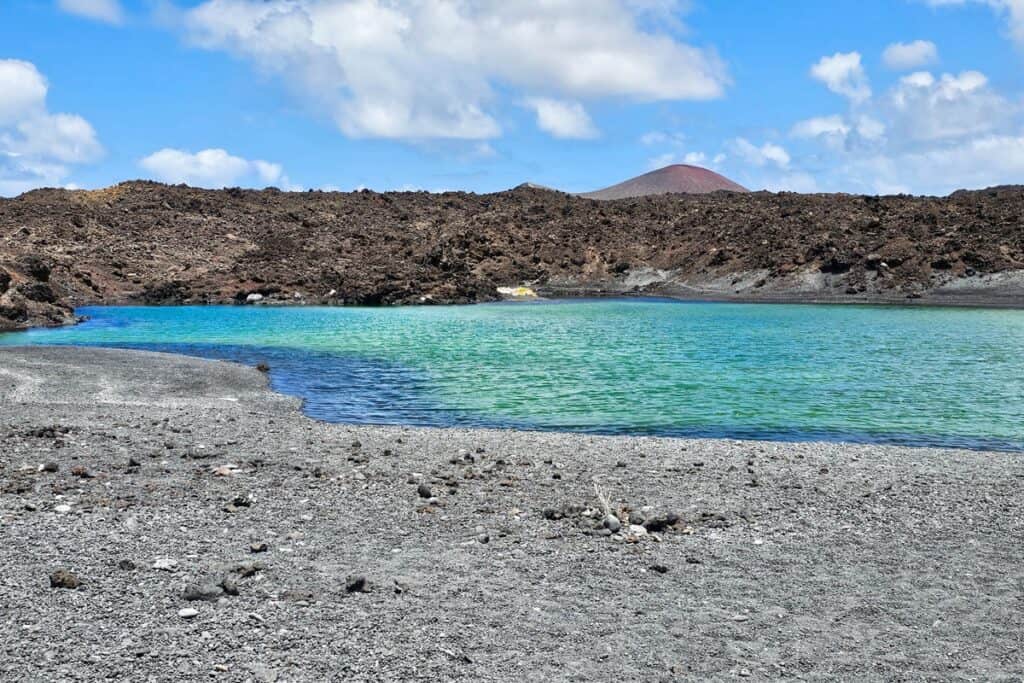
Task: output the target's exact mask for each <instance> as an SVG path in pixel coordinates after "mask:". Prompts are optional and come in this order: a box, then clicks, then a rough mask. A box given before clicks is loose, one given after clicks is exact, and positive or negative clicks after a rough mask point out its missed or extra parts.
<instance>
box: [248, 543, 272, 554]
mask: <svg viewBox="0 0 1024 683" xmlns="http://www.w3.org/2000/svg"><path fill="white" fill-rule="evenodd" d="M268 550H270V546H269V545H267V544H266V543H250V544H249V552H250V553H265V552H267V551H268Z"/></svg>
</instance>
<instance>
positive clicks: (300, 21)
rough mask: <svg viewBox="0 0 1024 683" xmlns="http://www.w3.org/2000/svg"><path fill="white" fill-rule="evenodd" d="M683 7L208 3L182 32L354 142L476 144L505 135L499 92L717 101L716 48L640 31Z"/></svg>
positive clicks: (579, 98) (540, 2)
mask: <svg viewBox="0 0 1024 683" xmlns="http://www.w3.org/2000/svg"><path fill="white" fill-rule="evenodd" d="M675 7H677V3H675V2H673V1H672V0H655V1H654V2H651V0H641V1H639V2H638V0H558V1H557V2H555V1H551V0H523V1H521V2H499V1H497V0H487V1H483V0H481V1H477V2H449V1H441V0H429V1H428V0H393V1H391V2H387V3H382V2H378V1H377V0H258V1H257V0H206V1H205V2H202V3H201V4H200V5H198V6H196V7H194V8H193V9H190V10H188V11H186V12H185V13H184V15H183V18H182V22H183V26H184V30H185V32H186V35H187V36H188V37H189V39H190V40H191V41H192V42H194V43H195V44H197V45H199V46H202V47H204V48H207V49H215V50H227V51H230V52H232V53H234V54H236V55H239V56H242V57H244V58H245V59H248V60H251V61H252V62H254V63H255V64H256V65H257V66H258V67H259V68H260V69H262V70H264V71H266V72H269V73H272V74H277V75H279V76H281V77H282V78H283V79H284V80H285V82H286V83H288V84H289V85H290V86H292V87H294V88H295V89H296V91H298V92H299V93H301V94H302V95H303V96H304V97H305V98H307V99H308V100H311V101H313V102H315V103H316V104H317V105H318V106H319V107H321V108H322V109H323V110H325V111H327V112H328V113H329V115H330V116H331V117H332V118H333V119H334V120H335V121H336V122H337V125H338V126H339V128H340V129H341V130H342V131H343V132H344V133H345V134H347V135H349V136H352V137H378V138H392V139H430V138H451V139H471V140H480V139H487V138H493V137H497V136H498V135H500V133H501V125H500V124H499V122H498V118H497V116H496V114H495V113H494V110H495V103H496V101H497V100H498V99H499V97H498V94H497V92H498V91H499V90H501V92H508V91H511V92H512V93H513V94H514V93H515V92H517V91H518V92H523V91H525V92H527V93H544V95H545V97H546V98H550V99H551V100H563V101H566V102H584V101H586V100H592V99H601V98H609V97H612V98H626V99H631V100H642V101H655V100H684V99H708V98H714V97H718V96H720V95H721V94H722V92H723V90H724V87H725V85H726V84H727V77H726V75H725V68H724V66H723V65H722V63H721V61H720V60H719V59H718V57H717V56H716V55H715V53H714V52H713V51H710V50H705V49H700V48H696V47H693V46H690V45H687V44H685V43H682V42H679V41H677V40H675V39H673V38H672V37H670V36H668V35H667V34H664V33H656V32H651V31H648V30H645V29H644V28H643V26H642V24H643V21H642V20H641V19H642V17H643V16H648V15H650V14H651V12H659V11H663V10H664V9H665V8H675ZM565 106H566V107H568V108H569V109H570V110H572V109H574V105H572V104H566V105H565ZM582 106H583V105H582V104H579V107H580V109H581V110H582ZM562 113H563V114H564V113H565V112H564V111H563V112H562ZM574 113H575V115H576V118H577V123H579V119H580V117H579V116H578V114H579V112H574ZM584 114H585V112H584ZM563 118H564V117H563ZM549 122H551V121H550V120H549ZM551 128H553V129H555V130H559V131H561V130H564V129H563V128H561V127H559V126H556V125H553V126H551Z"/></svg>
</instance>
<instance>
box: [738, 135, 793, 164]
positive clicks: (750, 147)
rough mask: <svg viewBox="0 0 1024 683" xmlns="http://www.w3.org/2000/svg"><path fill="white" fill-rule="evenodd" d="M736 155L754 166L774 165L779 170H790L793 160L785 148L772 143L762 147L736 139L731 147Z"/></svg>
mask: <svg viewBox="0 0 1024 683" xmlns="http://www.w3.org/2000/svg"><path fill="white" fill-rule="evenodd" d="M730 147H731V149H732V151H733V153H734V154H736V155H737V156H739V157H740V158H742V159H743V160H745V161H746V162H747V163H748V164H752V165H754V166H758V167H761V166H767V165H769V164H772V165H774V166H776V167H778V168H783V169H784V168H788V167H789V163H790V161H791V160H792V159H791V158H790V156H789V152H787V151H786V150H785V149H784V148H782V147H780V146H779V145H776V144H774V143H772V142H766V143H765V144H763V145H761V146H760V147H758V146H756V145H754V144H753V143H751V142H750V141H749V140H747V139H745V138H736V139H735V140H733V141H732V143H731V145H730Z"/></svg>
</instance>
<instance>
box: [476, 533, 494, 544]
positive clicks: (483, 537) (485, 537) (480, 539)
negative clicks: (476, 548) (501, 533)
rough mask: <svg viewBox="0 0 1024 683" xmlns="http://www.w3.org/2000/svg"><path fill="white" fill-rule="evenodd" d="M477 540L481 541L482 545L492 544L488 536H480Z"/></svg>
mask: <svg viewBox="0 0 1024 683" xmlns="http://www.w3.org/2000/svg"><path fill="white" fill-rule="evenodd" d="M476 540H478V541H480V542H481V543H490V542H491V537H490V536H488V535H487V534H480V535H479V536H477V537H476Z"/></svg>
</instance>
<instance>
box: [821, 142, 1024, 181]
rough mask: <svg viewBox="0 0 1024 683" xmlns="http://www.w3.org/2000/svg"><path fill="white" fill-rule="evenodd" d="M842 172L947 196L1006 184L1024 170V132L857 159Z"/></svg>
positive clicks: (851, 177)
mask: <svg viewBox="0 0 1024 683" xmlns="http://www.w3.org/2000/svg"><path fill="white" fill-rule="evenodd" d="M837 175H838V181H839V182H841V183H845V184H847V185H848V184H849V183H850V182H851V181H852V182H859V184H860V185H861V187H863V188H864V189H867V190H869V191H874V192H906V193H910V192H916V193H919V194H920V193H924V194H938V195H944V194H948V193H950V192H952V191H954V190H957V189H964V188H967V189H976V188H980V187H989V186H992V185H1001V184H1006V183H1007V182H1013V181H1015V180H1016V179H1019V178H1021V177H1022V175H1024V132H1022V133H1021V134H1020V135H986V136H981V137H977V138H973V139H968V140H965V141H962V142H957V143H954V144H949V145H946V144H944V145H938V146H933V147H928V148H925V149H921V150H916V151H909V152H902V153H896V154H893V155H875V156H869V157H866V158H863V159H853V160H851V161H850V162H849V163H847V164H845V165H844V166H843V167H841V168H840V169H839V170H838V174H837Z"/></svg>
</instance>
